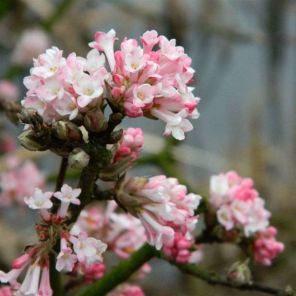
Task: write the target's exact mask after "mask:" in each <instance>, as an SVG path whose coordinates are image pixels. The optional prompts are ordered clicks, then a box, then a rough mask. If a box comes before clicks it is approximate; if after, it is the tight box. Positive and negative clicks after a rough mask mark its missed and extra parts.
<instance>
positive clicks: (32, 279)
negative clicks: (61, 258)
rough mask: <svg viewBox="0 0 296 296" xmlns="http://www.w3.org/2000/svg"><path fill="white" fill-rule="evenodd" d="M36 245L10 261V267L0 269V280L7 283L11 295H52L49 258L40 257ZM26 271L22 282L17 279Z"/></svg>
mask: <svg viewBox="0 0 296 296" xmlns="http://www.w3.org/2000/svg"><path fill="white" fill-rule="evenodd" d="M39 251H40V250H39V249H38V247H35V248H31V249H30V251H27V252H26V253H24V254H23V255H22V256H20V257H18V258H16V259H15V260H14V261H13V262H12V269H11V270H10V271H9V272H7V273H5V272H3V271H0V282H1V283H4V284H9V285H10V286H9V289H10V291H13V293H12V294H11V295H47V296H51V295H53V292H52V289H51V286H50V279H49V260H48V257H47V258H44V257H43V258H40V257H39V255H38V252H39ZM24 270H27V271H26V275H25V277H24V280H23V282H22V284H20V283H19V282H18V281H17V279H18V277H19V276H20V275H21V273H22V272H23V271H24Z"/></svg>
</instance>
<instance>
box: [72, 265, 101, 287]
mask: <svg viewBox="0 0 296 296" xmlns="http://www.w3.org/2000/svg"><path fill="white" fill-rule="evenodd" d="M77 270H78V273H79V274H82V275H83V277H84V282H85V283H87V284H89V283H92V282H94V281H96V280H98V279H100V278H101V277H103V276H104V274H105V270H106V267H105V265H104V264H103V263H98V262H97V263H92V264H83V263H79V264H78V267H77Z"/></svg>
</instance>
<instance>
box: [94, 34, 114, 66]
mask: <svg viewBox="0 0 296 296" xmlns="http://www.w3.org/2000/svg"><path fill="white" fill-rule="evenodd" d="M115 36H116V33H115V31H114V30H113V29H112V30H110V31H109V32H108V33H104V32H96V34H95V41H94V42H91V43H90V44H89V45H90V47H93V48H96V49H98V50H100V51H103V52H104V53H105V55H106V57H107V60H108V63H109V65H110V69H111V71H113V70H114V67H115V60H114V42H115V40H116V37H115Z"/></svg>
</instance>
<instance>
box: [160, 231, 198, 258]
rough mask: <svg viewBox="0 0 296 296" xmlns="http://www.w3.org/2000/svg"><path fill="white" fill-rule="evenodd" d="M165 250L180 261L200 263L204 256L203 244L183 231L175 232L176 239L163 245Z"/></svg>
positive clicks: (168, 254)
mask: <svg viewBox="0 0 296 296" xmlns="http://www.w3.org/2000/svg"><path fill="white" fill-rule="evenodd" d="M163 252H164V254H165V255H166V256H167V257H168V258H170V259H171V260H174V261H176V262H178V263H199V262H200V261H201V260H202V257H203V254H202V249H201V246H197V245H195V243H194V239H192V238H190V239H189V238H186V237H185V236H184V235H183V234H181V233H175V238H174V240H173V241H172V242H170V243H168V244H166V245H165V246H164V247H163Z"/></svg>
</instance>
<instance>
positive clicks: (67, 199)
mask: <svg viewBox="0 0 296 296" xmlns="http://www.w3.org/2000/svg"><path fill="white" fill-rule="evenodd" d="M80 193H81V189H80V188H76V189H72V188H71V187H70V186H69V185H67V184H64V185H63V186H62V188H61V191H58V192H55V193H54V194H53V196H54V197H55V198H57V199H59V200H60V201H61V206H60V208H59V211H58V215H59V216H60V217H65V216H66V214H67V211H68V208H69V206H70V204H74V205H80V200H79V199H78V196H79V195H80Z"/></svg>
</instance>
